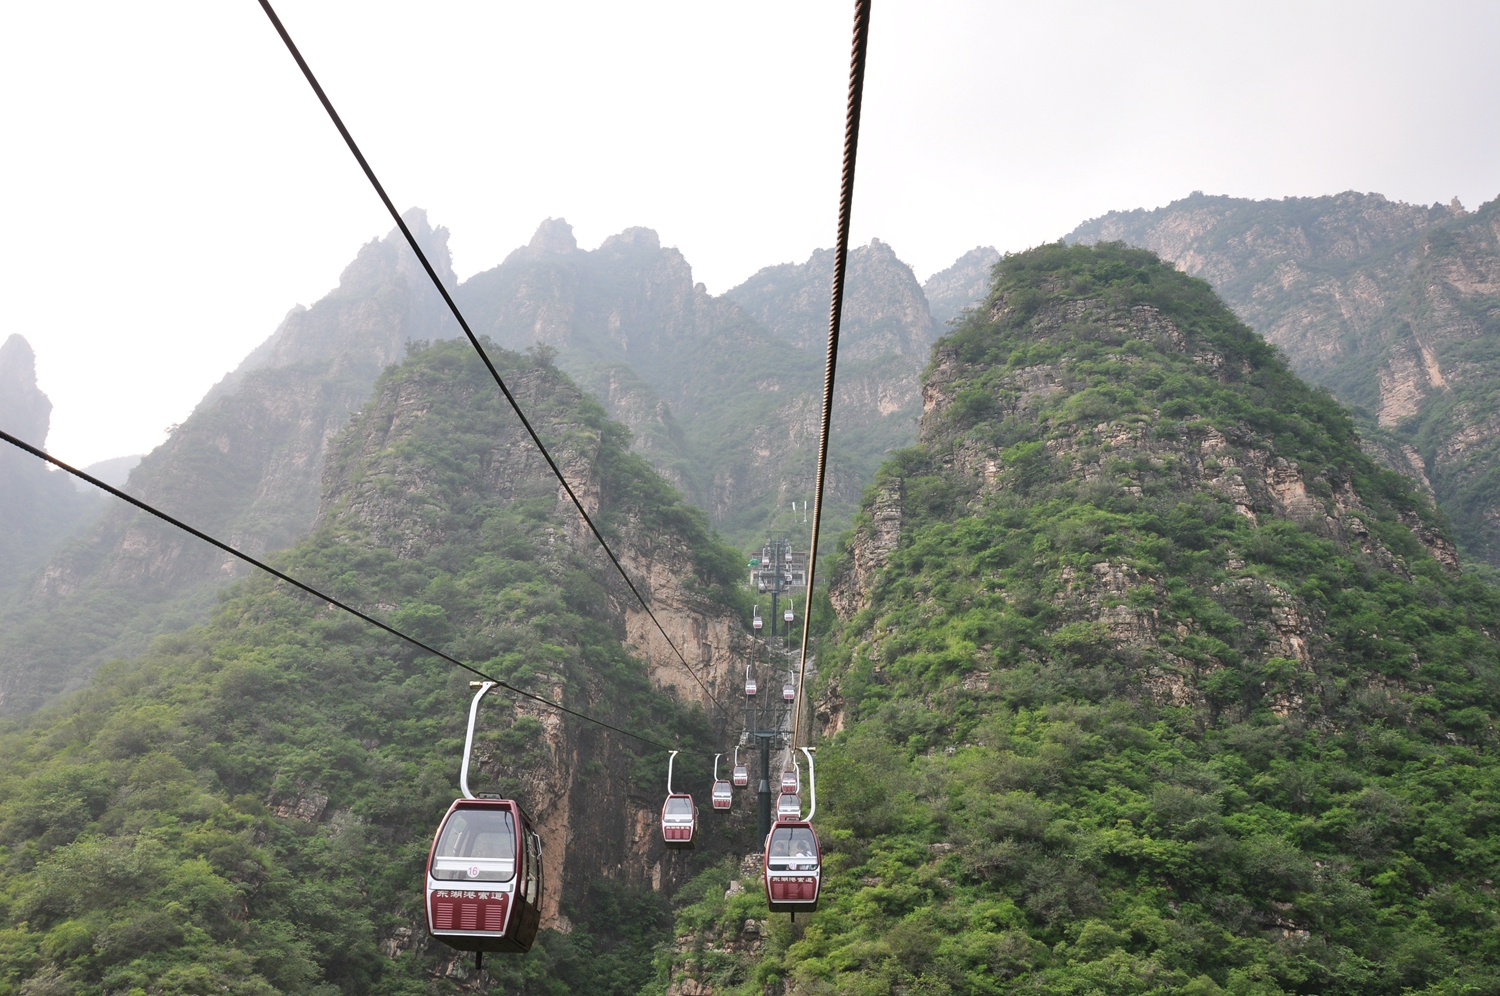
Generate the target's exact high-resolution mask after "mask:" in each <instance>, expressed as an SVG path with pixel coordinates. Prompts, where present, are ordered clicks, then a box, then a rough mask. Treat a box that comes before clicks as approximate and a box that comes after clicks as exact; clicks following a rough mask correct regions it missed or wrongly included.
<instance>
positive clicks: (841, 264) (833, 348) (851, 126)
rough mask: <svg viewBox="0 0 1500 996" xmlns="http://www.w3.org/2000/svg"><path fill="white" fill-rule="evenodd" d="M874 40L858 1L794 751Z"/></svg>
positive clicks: (866, 6)
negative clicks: (861, 122)
mask: <svg viewBox="0 0 1500 996" xmlns="http://www.w3.org/2000/svg"><path fill="white" fill-rule="evenodd" d="M869 44H870V0H855V4H854V41H853V43H852V46H851V49H852V50H851V52H850V55H849V102H848V108H847V111H846V114H845V117H844V173H843V178H842V182H841V184H840V187H839V228H838V242H837V245H836V247H835V250H834V257H833V300H832V302H831V303H830V305H829V309H828V359H827V361H826V362H825V364H824V367H823V427H822V433H821V435H820V436H819V437H818V477H817V483H816V485H815V486H814V490H813V520H812V543H811V545H809V546H808V548H807V601H806V603H805V604H804V606H803V609H802V659H801V661H800V662H799V664H798V667H797V698H796V702H797V712H796V718H795V719H793V720H792V743H791V749H796V747H797V742H798V737H799V735H800V733H801V731H802V709H803V707H802V701H803V700H802V685H803V682H804V681H805V680H806V678H807V638H808V635H809V634H810V633H811V632H812V600H813V584H814V582H815V579H816V574H817V569H818V530H819V528H820V527H821V526H822V523H823V481H824V477H825V475H826V472H827V470H828V430H829V427H830V426H831V425H832V424H833V381H834V374H835V372H836V371H837V369H838V361H839V328H840V326H841V325H842V321H843V312H844V277H845V275H846V273H847V271H848V268H849V219H850V217H851V216H852V215H853V214H854V160H855V156H856V154H857V153H858V152H859V112H860V107H861V105H862V104H863V102H864V92H865V53H866V51H867V50H868V48H869Z"/></svg>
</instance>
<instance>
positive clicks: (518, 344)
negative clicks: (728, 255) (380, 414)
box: [0, 210, 986, 714]
mask: <svg viewBox="0 0 1500 996" xmlns="http://www.w3.org/2000/svg"><path fill="white" fill-rule="evenodd" d="M406 221H407V223H408V225H409V226H410V227H411V228H412V230H413V232H414V233H415V235H416V237H417V239H418V241H419V243H420V244H421V245H422V246H423V251H424V252H425V253H426V254H427V255H428V257H429V258H430V259H431V260H432V261H433V264H434V266H435V267H436V268H437V270H438V273H439V275H440V276H441V277H442V279H443V280H444V282H445V283H446V284H447V285H448V286H449V287H450V289H452V290H453V292H454V293H455V295H456V297H457V299H458V300H459V302H460V304H461V306H462V308H463V310H464V312H465V314H466V315H467V317H468V318H469V320H470V322H471V324H472V325H473V327H474V328H476V329H478V330H479V331H480V332H481V333H483V334H485V335H488V336H490V337H491V338H492V339H493V340H494V341H495V342H497V343H498V344H500V345H502V346H505V347H509V348H513V349H517V350H524V349H527V348H529V347H531V346H533V345H537V344H541V345H544V346H547V347H549V348H551V349H553V350H554V354H553V355H554V356H555V358H556V360H555V361H556V363H557V365H558V366H559V367H561V368H562V369H563V370H565V371H567V372H568V373H570V374H571V375H572V376H573V377H574V379H575V380H576V381H577V382H578V383H579V384H581V385H583V386H584V387H585V388H586V389H587V390H589V391H590V392H591V393H593V394H594V396H595V397H596V398H597V399H598V400H599V402H600V403H601V404H602V405H603V406H604V407H605V410H606V412H607V413H608V414H609V415H610V416H611V417H612V418H614V419H616V420H618V421H620V422H622V423H624V424H625V425H626V426H627V427H628V428H629V429H630V430H631V432H632V435H633V440H632V443H631V445H632V447H633V448H634V449H635V450H636V451H637V452H639V453H640V454H642V455H643V456H644V457H646V458H647V459H648V460H649V461H650V462H651V464H652V465H653V466H654V467H656V468H657V469H658V470H659V471H660V472H662V473H663V474H665V475H666V477H667V478H668V479H669V480H670V481H671V482H672V483H673V484H674V485H676V486H677V487H678V488H679V489H680V490H681V491H682V492H683V493H684V494H685V495H686V496H687V498H688V499H689V500H690V501H691V502H693V503H694V504H696V505H698V507H700V508H702V509H704V510H705V511H706V512H707V513H708V515H709V519H710V523H711V525H713V526H714V527H715V528H716V529H718V530H720V532H721V533H722V534H723V535H724V536H725V537H726V538H727V539H728V540H730V541H731V542H733V543H734V544H736V545H740V546H745V547H753V546H754V544H756V543H758V542H760V541H761V540H763V539H764V538H765V536H766V533H767V531H770V530H775V529H786V528H790V527H791V526H792V525H794V524H795V526H796V527H797V528H798V529H801V527H802V519H803V517H804V515H803V513H800V512H799V513H796V514H794V513H793V511H792V509H791V503H792V502H794V501H799V502H806V501H807V500H808V499H809V498H810V497H811V495H812V479H813V461H812V456H811V454H812V453H813V451H814V450H815V448H816V439H817V426H818V406H819V402H820V392H821V387H822V380H821V371H822V363H823V351H822V347H821V345H820V344H819V342H820V336H821V334H822V333H820V332H819V329H820V328H824V327H826V322H827V313H828V297H829V289H828V280H829V272H828V267H829V265H830V263H829V258H830V257H829V254H828V253H826V252H820V253H815V254H814V255H813V258H812V259H811V260H810V261H809V262H808V263H807V264H804V265H801V266H786V267H772V268H769V269H768V270H765V271H762V272H761V273H760V274H757V275H756V276H755V277H752V278H751V279H750V280H749V281H747V282H746V284H745V285H744V286H743V287H742V288H737V289H736V290H734V291H731V292H730V293H729V294H727V295H725V296H722V297H713V296H710V295H709V294H708V293H707V292H706V290H705V289H704V288H703V286H702V285H701V284H696V283H695V282H694V280H693V275H692V268H691V267H690V266H689V265H688V262H687V261H686V260H685V259H684V258H683V256H682V254H681V253H680V252H678V251H677V250H676V249H673V248H670V247H664V246H662V245H661V243H660V240H659V239H658V237H657V235H656V233H655V232H653V231H651V230H649V229H645V228H632V229H628V230H626V231H625V232H622V233H620V234H618V235H616V236H612V237H610V238H609V239H606V240H605V241H604V243H603V244H602V245H600V246H599V247H598V248H597V249H594V250H592V251H586V250H583V249H580V248H579V247H578V245H577V242H576V240H575V239H574V238H573V234H572V229H571V228H570V227H569V226H568V224H567V222H565V221H562V220H561V219H549V220H547V221H546V222H544V223H543V224H542V225H541V226H540V227H539V228H538V230H537V232H536V235H535V236H534V237H533V238H532V240H531V242H530V243H529V244H528V245H526V246H523V247H521V248H519V249H517V250H516V251H515V252H513V253H511V254H510V256H509V257H507V259H506V260H505V261H504V262H503V263H502V264H501V265H500V266H498V267H495V268H493V269H491V270H487V271H484V272H482V273H479V274H476V275H474V276H473V277H471V278H470V279H468V280H466V281H463V282H462V284H460V283H459V282H458V281H457V279H456V277H455V275H454V274H453V271H452V268H451V263H450V258H449V254H448V248H447V238H448V233H447V230H446V229H444V228H441V227H438V228H433V227H432V226H431V225H430V224H429V223H428V221H427V218H426V216H425V214H424V213H423V212H421V211H420V210H413V211H410V212H408V213H407V215H406ZM976 252H980V253H981V257H982V251H979V250H976ZM981 257H976V256H975V254H974V253H970V254H969V255H968V256H966V257H965V261H966V262H964V261H961V262H962V265H959V266H957V267H956V268H955V270H954V271H953V273H951V274H948V277H949V278H950V279H948V281H947V283H944V284H943V285H942V286H943V289H942V292H941V298H942V300H943V301H944V302H946V304H945V305H944V306H945V307H951V306H952V303H953V300H954V299H955V295H957V297H962V296H963V295H964V293H965V292H966V291H967V292H969V293H972V294H973V295H974V296H976V297H977V296H978V291H977V290H975V287H976V283H975V272H976V267H977V268H978V269H985V268H986V267H985V263H984V260H983V258H981ZM852 267H853V272H852V275H851V283H850V293H849V298H848V302H849V308H848V318H847V320H846V323H845V336H844V342H845V347H846V348H845V351H844V352H845V359H844V362H843V365H842V366H841V371H842V375H841V380H840V388H839V396H838V399H837V403H838V408H837V410H838V416H837V420H836V423H835V438H834V443H833V449H832V468H831V471H830V477H829V481H830V484H829V508H828V514H829V516H830V521H831V522H832V523H833V524H834V526H835V528H840V527H841V524H847V522H848V521H849V520H850V517H851V516H852V514H853V511H854V507H855V505H856V503H857V500H858V497H859V494H860V491H861V490H862V489H863V487H864V485H865V484H866V483H867V482H868V481H869V479H870V477H871V475H873V473H874V471H875V469H876V467H878V466H879V464H880V462H881V461H882V460H883V459H884V457H885V454H886V453H887V452H888V451H889V450H891V449H893V448H899V447H900V446H904V445H906V444H908V443H910V442H911V440H912V439H913V438H915V431H916V424H915V418H916V415H917V413H918V405H919V393H920V392H919V376H918V375H919V372H920V368H921V365H922V364H923V363H924V362H925V361H926V355H927V350H928V347H929V345H930V343H931V341H932V338H933V335H934V330H933V326H932V321H931V319H930V317H929V315H928V313H927V305H926V301H925V298H924V292H923V288H922V287H921V286H920V285H918V283H917V281H916V278H915V277H914V276H913V274H912V272H911V270H910V268H909V267H907V266H906V264H905V263H902V262H901V261H900V260H899V259H898V258H897V257H896V256H895V254H894V252H892V250H891V249H890V247H889V246H885V245H884V244H882V243H880V242H879V241H878V240H877V241H875V242H873V243H872V244H871V245H869V246H866V247H861V248H858V249H856V250H855V251H854V252H853V254H852ZM773 273H774V274H776V275H777V276H776V278H775V279H768V277H767V275H768V274H773ZM955 274H957V275H958V278H957V280H956V281H955V280H954V279H951V278H952V277H953V276H954V275H955ZM742 299H743V300H744V301H745V302H747V303H745V304H741V303H737V302H738V301H740V300H742ZM752 305H753V307H752ZM752 312H753V313H752ZM458 334H459V330H458V327H457V324H456V323H455V322H454V321H453V318H452V316H451V315H450V314H449V313H448V312H447V310H446V307H445V306H444V305H443V303H442V301H441V299H440V298H439V296H438V295H437V293H436V291H435V290H434V289H433V288H432V287H431V286H430V284H429V283H428V282H427V278H426V275H425V274H424V273H423V272H422V270H421V267H420V266H419V265H418V263H417V261H416V259H415V256H414V255H413V254H412V253H411V251H410V249H409V248H408V247H407V246H406V245H405V243H404V240H403V239H402V238H401V236H400V235H399V233H396V232H392V233H390V234H389V235H387V236H386V237H385V238H384V239H377V240H373V241H371V242H370V243H369V244H367V245H365V246H364V247H363V248H361V250H360V252H359V254H358V256H357V257H356V258H355V260H354V261H353V262H351V263H350V265H349V266H348V267H347V268H346V269H345V271H344V273H343V274H342V276H341V278H340V283H339V286H338V288H336V289H335V290H334V291H332V292H331V293H330V294H328V295H327V296H326V297H325V298H323V299H322V300H320V301H318V302H317V303H315V304H314V305H313V306H312V307H311V308H303V307H301V306H298V307H297V308H294V309H293V310H292V311H291V312H290V313H289V314H288V315H287V317H286V319H285V320H284V321H283V322H282V324H281V326H280V327H279V328H278V329H277V330H276V331H275V333H274V334H273V335H272V336H271V337H270V338H269V339H267V340H266V342H265V343H263V344H262V345H261V346H259V347H258V348H257V349H255V350H254V351H253V352H252V353H251V354H250V355H249V356H248V357H247V358H246V359H245V361H244V362H243V363H242V364H241V365H240V367H239V368H238V369H236V370H235V371H234V372H233V373H231V374H230V375H228V376H227V377H226V378H225V379H224V380H223V381H222V382H221V383H220V384H218V385H216V386H215V387H214V388H213V389H212V390H211V391H209V392H208V394H207V396H206V397H205V398H204V399H203V401H202V402H201V403H200V404H199V405H198V407H197V409H196V410H195V411H194V412H193V414H192V415H191V416H190V417H189V418H188V419H186V420H185V421H184V422H183V423H182V425H180V426H177V427H174V429H173V431H172V433H171V435H170V438H169V439H168V440H167V442H166V443H165V444H164V445H163V446H161V447H159V448H158V449H157V450H156V451H155V452H154V453H152V454H150V455H149V456H147V457H146V458H145V460H144V461H142V463H141V465H140V466H139V467H137V468H136V469H135V470H134V471H133V473H132V476H131V478H130V483H129V485H128V487H129V489H130V490H131V492H132V493H133V494H136V495H138V496H140V497H142V498H144V499H145V500H147V501H150V502H152V503H153V504H155V505H157V506H159V507H161V508H163V509H165V510H167V511H169V512H171V513H173V514H175V515H178V516H180V517H182V518H184V519H186V520H187V521H189V522H192V523H194V524H195V525H197V526H199V527H200V528H203V529H205V530H207V531H209V532H210V533H213V534H214V535H218V536H222V537H224V538H226V539H227V540H229V541H230V542H232V543H234V544H236V545H237V546H238V547H239V548H241V549H244V550H246V551H249V552H252V553H257V554H262V553H268V552H274V551H277V550H281V549H284V548H286V547H287V546H289V545H291V544H292V543H294V542H296V541H298V540H299V539H301V538H302V537H303V536H305V535H306V534H307V531H308V530H309V529H310V528H311V526H312V523H313V521H314V517H315V515H316V513H317V509H318V502H319V487H320V481H321V479H322V474H323V470H324V460H325V458H326V455H327V452H328V447H329V445H330V442H331V440H332V439H333V438H334V437H335V436H336V434H337V433H338V432H339V430H340V429H341V428H342V427H343V426H344V425H345V423H346V422H347V420H348V419H349V418H350V417H351V414H352V413H354V412H357V411H359V410H360V408H361V406H363V405H364V404H365V402H366V399H367V398H368V396H369V392H370V390H371V385H372V384H373V383H374V381H375V378H376V377H377V376H378V375H379V373H380V372H381V370H382V369H384V368H385V367H386V366H387V365H389V364H391V363H393V362H396V361H397V360H399V359H400V357H401V355H402V350H403V349H404V348H405V343H407V342H408V341H427V340H439V339H446V338H451V337H453V336H456V335H458ZM28 355H29V353H28ZM28 369H29V367H28ZM43 401H45V399H43ZM15 424H20V423H19V422H17V423H15ZM10 459H15V457H14V456H13V457H12V458H10ZM19 459H20V462H22V463H24V462H25V461H26V460H28V459H29V458H25V457H20V458H19ZM27 473H30V474H31V475H32V476H33V477H35V476H36V475H37V474H41V473H42V472H41V471H40V470H39V469H36V468H28V469H27ZM37 480H43V481H44V480H46V475H45V474H42V476H41V477H39V478H37ZM54 483H58V484H61V482H60V481H58V482H54ZM64 497H65V498H67V499H68V501H70V502H73V503H75V504H76V503H77V500H76V499H75V498H73V496H72V495H71V494H67V495H64ZM27 500H29V499H27ZM61 507H62V506H61V505H47V504H46V503H42V504H40V505H35V504H33V505H27V504H25V501H20V500H18V501H15V502H9V503H8V504H7V505H6V506H5V508H6V512H7V514H9V515H11V516H14V517H16V518H15V521H17V522H24V523H30V522H31V519H32V518H37V523H38V524H37V525H36V526H35V528H33V527H32V526H31V525H26V526H25V528H24V529H23V530H22V531H23V532H26V533H27V534H32V533H37V532H38V531H40V532H41V533H46V535H47V536H51V537H53V538H52V539H50V540H48V541H47V542H46V543H43V544H42V546H40V547H38V550H44V551H45V554H41V553H28V554H27V556H28V557H30V559H28V560H25V562H24V564H22V563H21V562H20V561H17V563H18V564H19V565H20V566H18V567H17V568H16V569H15V570H14V571H13V572H12V573H11V574H10V575H8V577H9V578H10V579H11V580H13V584H12V585H11V586H10V591H9V592H8V593H7V592H4V591H0V600H4V599H5V596H6V595H7V594H8V596H9V597H8V601H9V603H10V604H9V606H8V607H0V713H13V714H15V713H24V712H28V711H30V710H33V709H35V708H37V707H38V706H39V705H40V704H41V703H43V702H45V701H47V700H48V699H49V698H50V697H51V696H54V695H56V694H58V693H59V692H62V691H66V690H69V689H73V688H77V687H80V686H81V685H82V683H84V682H85V681H86V680H87V678H88V676H89V675H90V674H91V673H93V671H94V669H95V668H97V667H98V666H100V665H101V664H103V663H104V662H106V661H108V660H111V659H113V658H116V657H128V656H133V655H135V654H139V653H141V652H143V651H144V650H145V649H146V647H147V646H149V644H150V641H151V639H152V638H153V637H155V636H156V635H158V634H161V633H167V632H175V631H179V630H181V629H183V628H185V627H187V626H190V625H193V624H196V623H200V622H202V621H204V620H205V619H206V618H207V617H208V614H209V613H210V611H211V610H212V607H213V604H214V598H215V592H217V591H218V590H219V589H220V588H222V587H223V586H224V585H225V584H227V583H230V582H232V581H233V580H235V579H236V578H239V577H243V576H244V569H243V568H242V567H241V566H240V565H239V564H238V563H237V562H236V561H234V560H233V558H226V557H223V556H220V555H218V554H216V553H215V552H214V551H212V550H211V549H209V548H207V547H201V546H198V545H196V544H194V543H193V542H192V541H191V540H188V539H186V538H185V537H182V536H180V535H178V534H177V533H175V531H173V530H172V529H171V528H170V527H167V526H165V525H163V524H161V523H158V522H156V521H154V520H151V519H149V518H148V517H146V516H144V515H142V514H140V513H136V512H134V511H132V510H130V509H127V508H124V507H118V506H113V505H106V506H105V512H104V514H103V515H102V516H101V517H98V518H97V520H95V519H93V517H92V515H90V516H84V517H82V518H79V517H72V518H67V517H65V518H66V521H65V522H63V524H62V525H61V526H57V525H55V524H54V525H53V526H49V525H47V524H46V522H51V519H50V518H48V516H49V515H51V513H52V512H53V511H55V510H56V509H59V508H61ZM38 516H40V518H38ZM53 517H54V518H55V516H53ZM43 519H46V522H43V521H42V520H43ZM89 522H91V523H92V524H91V525H89V526H88V527H87V528H86V529H81V528H80V524H81V523H89ZM49 529H50V530H51V532H48V531H47V530H49ZM59 530H60V531H59ZM70 533H71V541H70V542H68V543H63V542H62V541H63V540H64V539H66V538H68V536H69V535H70ZM54 534H56V535H54ZM831 534H832V533H831ZM59 547H61V549H59ZM28 549H29V548H28ZM0 556H9V555H8V554H7V553H6V552H5V549H4V548H3V546H0Z"/></svg>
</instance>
